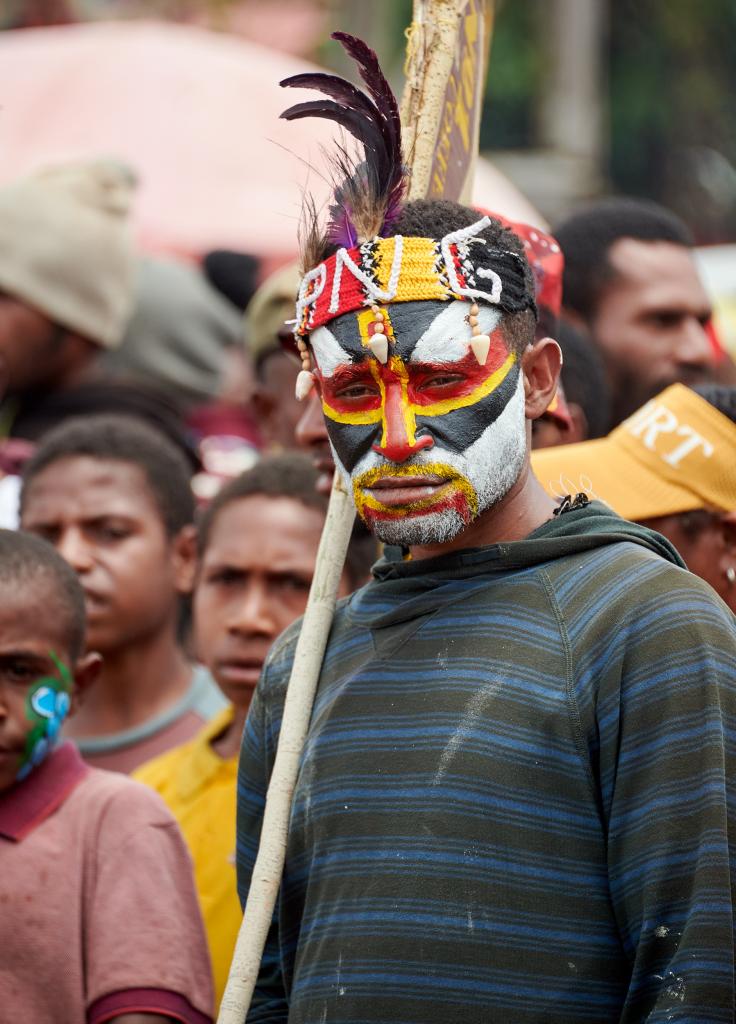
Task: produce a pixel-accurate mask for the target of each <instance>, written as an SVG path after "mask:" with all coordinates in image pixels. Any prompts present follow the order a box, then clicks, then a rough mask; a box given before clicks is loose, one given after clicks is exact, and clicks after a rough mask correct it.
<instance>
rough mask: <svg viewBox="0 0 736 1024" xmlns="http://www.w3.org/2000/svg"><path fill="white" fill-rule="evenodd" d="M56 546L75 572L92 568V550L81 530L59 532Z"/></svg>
mask: <svg viewBox="0 0 736 1024" xmlns="http://www.w3.org/2000/svg"><path fill="white" fill-rule="evenodd" d="M55 547H56V550H57V551H58V552H59V554H60V555H61V557H62V558H63V559H64V561H66V562H68V563H69V565H70V566H71V567H72V569H74V570H75V572H78V573H83V572H88V571H89V569H91V568H92V564H93V558H92V552H91V551H90V548H89V545H88V544H87V542H86V541H85V539H84V537H83V536H82V531H81V530H77V529H69V530H63V531H62V532H61V533H60V534H59V537H58V539H57V541H56V544H55Z"/></svg>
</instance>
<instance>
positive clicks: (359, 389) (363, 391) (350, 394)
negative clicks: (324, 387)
mask: <svg viewBox="0 0 736 1024" xmlns="http://www.w3.org/2000/svg"><path fill="white" fill-rule="evenodd" d="M378 393H379V392H378V388H377V387H376V386H375V384H349V385H348V386H347V387H343V388H338V390H337V391H336V392H335V394H336V396H337V397H338V398H372V397H373V396H374V395H377V394H378Z"/></svg>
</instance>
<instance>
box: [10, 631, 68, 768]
mask: <svg viewBox="0 0 736 1024" xmlns="http://www.w3.org/2000/svg"><path fill="white" fill-rule="evenodd" d="M50 655H51V658H52V660H53V662H54V664H55V665H56V667H57V669H58V672H59V675H58V678H56V677H54V676H44V678H43V679H39V680H38V681H37V682H36V683H34V685H33V686H32V687H31V688H30V689H29V691H28V694H27V696H26V718H27V719H28V721H29V723H30V725H31V730H30V732H29V733H28V734H27V736H26V745H25V750H24V752H23V757H22V759H21V762H20V767H19V769H18V774H17V775H16V778H17V779H18V781H19V782H20V781H21V780H22V779H25V778H26V777H27V776H28V775H29V774H30V773H31V772H32V771H33V769H34V768H36V767H37V766H38V765H39V764H40V763H41V762H42V761H43V760H44V758H45V757H46V756H47V755H48V754H49V752H50V751H51V750H52V749H53V747H54V745H55V743H56V741H57V740H58V738H59V733H60V732H61V726H62V724H63V722H64V719H65V718H66V716H67V715H68V713H69V708H70V706H71V699H70V694H71V691H72V685H73V683H72V677H71V673H70V672H69V669H68V668H67V667H66V665H65V664H64V663H63V661H60V659H59V658H57V656H56V655H55V654H54V652H53V651H51V652H50Z"/></svg>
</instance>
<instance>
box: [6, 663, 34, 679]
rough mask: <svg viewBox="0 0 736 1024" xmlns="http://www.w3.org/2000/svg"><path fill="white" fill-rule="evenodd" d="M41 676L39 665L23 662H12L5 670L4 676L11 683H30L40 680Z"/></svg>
mask: <svg viewBox="0 0 736 1024" xmlns="http://www.w3.org/2000/svg"><path fill="white" fill-rule="evenodd" d="M39 674H40V673H39V670H38V666H37V665H29V664H25V663H24V662H22V661H16V662H11V663H10V664H9V665H5V666H4V668H3V675H4V676H5V677H6V679H8V680H9V681H10V682H11V683H21V684H23V683H29V682H31V681H32V680H34V679H38V676H39Z"/></svg>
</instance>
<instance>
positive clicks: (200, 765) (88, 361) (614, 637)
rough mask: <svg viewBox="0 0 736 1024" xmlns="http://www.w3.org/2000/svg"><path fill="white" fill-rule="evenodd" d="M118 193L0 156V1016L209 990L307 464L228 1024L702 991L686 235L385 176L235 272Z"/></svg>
mask: <svg viewBox="0 0 736 1024" xmlns="http://www.w3.org/2000/svg"><path fill="white" fill-rule="evenodd" d="M134 202H135V186H134V176H133V175H132V174H131V173H130V171H129V170H128V169H127V168H125V167H123V166H120V165H117V164H114V163H111V162H109V161H102V160H100V161H93V162H88V163H70V164H59V165H56V166H52V167H49V168H45V169H43V170H41V171H38V172H36V173H33V174H30V175H28V176H27V177H25V178H23V179H22V180H19V181H17V182H14V183H12V184H10V185H5V186H3V187H1V188H0V382H1V385H2V399H1V401H0V435H1V436H0V470H1V471H2V479H1V480H0V524H1V525H2V527H3V528H2V529H1V530H0V588H2V601H1V602H0V620H2V627H1V628H0V950H2V952H1V953H0V1007H1V1009H0V1017H2V1018H3V1019H7V1020H8V1021H10V1020H14V1021H15V1020H18V1021H19V1020H26V1021H33V1022H38V1024H43V1022H47V1021H48V1022H51V1021H59V1022H61V1021H63V1022H69V1024H72V1022H80V1024H81V1022H82V1021H87V1022H89V1024H103V1022H106V1021H117V1022H118V1024H137V1022H140V1024H152V1022H156V1021H161V1022H167V1021H179V1022H185V1024H204V1022H206V1021H210V1020H212V1019H214V1017H215V1016H216V1013H217V1007H218V1005H219V1002H220V999H221V998H222V995H223V991H224V987H225V983H226V979H227V975H228V970H229V966H230V961H231V958H232V954H233V949H234V945H235V939H236V936H237V932H238V929H239V926H240V922H241V918H242V910H241V906H242V902H244V901H245V899H246V897H247V893H248V890H249V887H250V882H251V875H252V870H253V863H254V857H255V852H256V849H257V846H258V841H259V836H260V832H261V823H262V817H263V807H264V801H265V793H266V789H267V786H268V781H269V777H270V772H271V767H272V765H273V760H274V754H275V748H276V743H277V740H278V733H279V727H280V722H281V714H282V707H283V700H284V692H285V688H286V684H287V682H288V678H289V674H290V670H291V665H292V661H293V655H294V644H295V640H296V637H297V635H298V620H299V618H300V616H301V615H302V613H303V612H304V610H305V607H306V602H307V597H308V593H309V589H310V585H311V581H312V577H313V574H314V571H315V563H316V558H317V548H318V543H319V539H320V535H321V532H322V527H323V524H324V520H325V515H326V510H327V500H328V499H327V496H328V493H329V491H330V487H331V484H332V478H333V474H334V472H335V467H336V466H337V470H338V472H339V473H341V474H342V477H343V479H344V480H345V481H346V482H347V483H348V484H349V487H350V490H351V492H352V494H353V496H354V501H355V504H356V508H357V510H358V512H359V517H358V519H357V520H356V525H355V527H354V529H353V534H352V538H351V541H350V546H349V550H348V556H347V561H346V564H345V568H344V571H343V575H342V580H341V583H340V597H341V598H344V600H341V601H340V603H339V605H338V611H337V614H336V618H335V621H334V623H333V627H332V631H331V633H330V638H329V644H328V648H327V654H326V657H325V662H324V666H323V670H322V674H321V677H320V681H319V688H318V693H317V699H316V704H315V708H314V712H313V717H312V725H311V727H310V732H309V737H308V741H307V746H306V748H305V751H304V754H303V757H302V764H301V769H300V775H299V780H298V784H297V789H296V792H295V796H294V802H293V807H292V816H291V825H290V830H289V837H288V845H287V851H286V866H285V872H284V877H283V883H282V889H281V894H280V899H279V905H278V908H277V912H276V915H275V917H274V921H273V926H272V929H271V932H270V934H269V939H268V942H267V946H266V950H265V954H264V960H263V966H262V970H261V975H260V977H259V981H258V984H257V986H256V993H255V998H254V1002H253V1004H252V1009H251V1013H250V1015H249V1017H248V1020H249V1021H251V1022H259V1021H263V1022H266V1021H271V1022H276V1021H281V1022H286V1021H287V1019H288V1021H290V1022H292V1024H296V1022H305V1024H306V1022H316V1021H337V1022H340V1024H358V1022H361V1024H367V1022H371V1024H378V1022H388V1021H405V1022H410V1021H411V1022H415V1024H420V1022H428V1021H435V1020H437V1021H439V1020H443V1021H445V1020H458V1019H460V1018H461V1017H462V1019H464V1020H467V1021H468V1022H475V1021H478V1022H480V1021H490V1020H494V1021H495V1020H498V1021H501V1020H504V1021H514V1022H524V1021H530V1022H531V1021H535V1022H539V1021H542V1020H544V1021H546V1022H548V1024H557V1022H559V1024H562V1022H563V1021H564V1022H565V1024H569V1022H570V1021H572V1020H579V1021H583V1022H585V1024H595V1022H612V1021H614V1020H615V1021H621V1022H623V1021H626V1022H631V1024H633V1022H638V1021H642V1022H643V1021H645V1020H646V1021H651V1022H659V1021H682V1022H685V1021H688V1022H692V1021H695V1020H697V1021H699V1022H703V1024H705V1022H714V1024H715V1022H721V1021H723V1022H726V1021H732V1020H733V1019H734V1013H735V1012H736V985H735V984H734V952H735V946H734V936H735V934H736V933H735V931H734V915H733V905H732V900H733V893H734V879H733V868H732V863H733V858H734V853H735V852H736V851H734V848H733V847H734V838H733V837H734V834H735V830H734V825H733V813H734V812H733V806H734V790H733V779H734V760H733V758H734V741H733V726H734V720H735V719H734V716H735V715H736V703H735V701H736V620H734V617H733V615H734V613H736V368H735V366H734V362H733V359H732V356H731V355H730V354H729V353H728V352H727V351H726V350H725V349H724V347H723V346H722V345H721V343H720V341H719V339H718V336H717V334H716V331H715V330H714V327H713V324H712V320H711V304H710V299H709V297H708V294H707V293H706V291H705V289H704V287H703V284H702V282H701V280H700V278H699V276H698V272H697V269H696V264H695V261H694V259H693V251H692V249H693V239H692V237H691V234H690V232H689V230H688V228H687V227H686V226H685V224H683V223H682V222H681V221H680V220H679V219H678V218H677V217H676V216H675V215H674V214H672V213H670V212H669V211H667V210H665V209H662V208H661V207H659V206H657V205H655V204H653V203H650V202H645V201H642V200H634V199H627V198H620V197H615V198H606V199H603V200H600V201H598V202H596V203H593V204H589V205H587V206H585V207H584V208H581V209H579V210H576V211H575V212H573V213H572V214H571V216H569V217H568V218H567V219H566V220H564V221H563V222H562V223H560V224H558V225H556V226H554V227H553V229H552V230H551V231H550V232H549V233H547V232H545V231H542V230H541V229H539V228H535V227H531V226H529V225H522V224H514V223H510V222H508V221H507V220H505V219H504V218H503V217H500V216H498V215H497V214H495V213H494V212H492V211H491V212H489V211H479V210H472V209H470V208H467V207H462V206H460V205H458V204H453V203H447V202H441V201H426V202H415V203H407V204H404V206H403V208H402V209H401V211H400V213H399V215H398V217H397V218H396V219H395V220H394V222H393V223H392V224H391V225H390V227H389V226H384V227H383V228H382V230H380V231H376V232H375V234H376V235H377V237H376V238H375V239H373V241H372V242H371V243H370V245H368V244H367V243H366V244H365V245H364V244H362V243H363V241H364V240H363V239H359V242H360V243H361V244H360V245H358V246H357V248H355V249H350V252H351V253H353V257H352V258H353V259H354V260H359V261H363V262H361V263H360V266H359V267H356V265H355V263H353V264H352V266H353V267H355V269H356V273H355V274H354V273H353V271H352V270H351V269H350V268H349V267H348V265H347V263H345V264H344V265H343V264H340V263H339V260H338V262H337V263H336V259H337V257H336V255H335V250H336V246H335V245H333V244H327V243H324V241H323V245H322V248H321V249H319V248H318V249H317V250H315V251H314V252H313V253H312V254H311V256H312V259H311V263H309V262H308V263H307V265H302V267H301V268H300V269H297V265H296V264H293V265H289V266H286V267H283V268H282V269H281V270H279V271H278V272H276V273H275V274H273V275H271V276H268V277H267V278H265V279H263V280H261V279H260V278H259V271H258V263H257V260H255V259H254V258H253V257H251V256H248V255H246V254H238V253H227V252H219V253H210V254H207V256H206V257H205V258H204V259H203V260H202V263H201V265H198V266H194V265H188V264H181V263H177V262H175V261H173V260H164V259H158V258H153V257H150V256H146V255H145V254H143V253H138V252H136V251H135V249H134V246H133V244H132V241H131V233H130V228H129V213H130V209H131V205H132V204H133V203H134ZM398 238H401V239H403V242H402V245H403V250H400V248H399V242H398V241H397V239H398ZM448 239H450V241H449V242H448ZM425 243H426V244H425ZM452 246H455V249H452ZM432 247H434V248H432ZM369 249H370V253H369ZM425 250H426V252H425ZM430 250H431V252H430ZM456 250H457V251H456ZM340 251H344V250H340ZM402 251H403V254H404V255H403V262H402V255H401V252H402ZM407 252H408V253H409V254H410V256H407V255H406V254H407ZM397 253H399V255H398V256H397ZM437 253H442V259H444V260H445V261H446V266H445V270H444V271H442V272H439V271H438V270H437V266H438V262H437V261H438V259H439V257H438V256H437ZM447 253H451V255H452V259H454V260H455V261H456V262H455V264H454V268H453V267H452V266H450V263H449V262H447V261H448V259H449V258H448V256H447ZM338 257H339V252H338ZM410 257H411V258H410ZM422 261H424V262H422ZM484 261H485V262H484ZM397 267H398V271H397V273H396V274H394V271H395V270H396V268H397ZM417 267H419V269H417ZM341 268H342V269H341ZM381 268H383V270H382V269H381ZM316 270H319V272H320V274H321V275H322V276H321V278H320V277H319V275H318V274H317V273H316ZM389 270H391V275H392V277H395V280H394V285H395V287H394V292H393V296H391V295H389V298H388V299H386V298H381V296H382V295H386V294H389V285H388V284H387V283H386V282H387V280H388V276H389ZM357 271H360V273H359V274H358V273H357ZM305 272H308V273H306V276H304V274H305ZM381 273H383V274H384V277H383V278H381V277H380V275H381ZM341 274H342V276H340V275H341ZM452 274H454V275H455V277H454V279H453V278H452ZM310 275H311V276H310ZM361 275H362V276H361ZM412 275H414V276H412ZM443 275H444V276H443ZM316 280H321V281H322V287H321V289H319V288H316V287H315V286H314V282H315V281H316ZM356 280H359V281H360V282H362V284H361V287H360V288H356V287H353V285H354V284H355V281H356ZM448 280H449V284H448ZM489 281H495V282H496V283H497V288H496V285H495V284H494V289H495V290H490V291H487V290H486V289H490V287H491V286H490V284H489V283H488V282H489ZM325 282H326V284H325ZM366 282H367V283H366ZM397 282H398V284H397ZM417 282H419V283H417ZM397 289H398V290H397ZM321 296H324V297H323V298H321ZM328 296H329V297H330V303H329V306H328V303H327V298H326V297H328ZM397 296H399V297H397ZM297 297H298V298H299V302H298V304H297V306H296V314H295V302H296V301H297ZM295 315H296V320H295ZM302 374H307V378H306V385H304V386H300V390H302V391H303V392H304V391H307V392H308V394H306V398H305V401H304V402H303V403H301V404H300V403H299V402H298V401H297V399H296V397H295V386H296V382H297V377H298V376H300V377H301V375H302ZM295 624H296V625H295ZM279 638H280V639H279ZM241 743H242V750H241ZM236 805H237V816H236ZM62 869H63V870H62Z"/></svg>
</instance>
